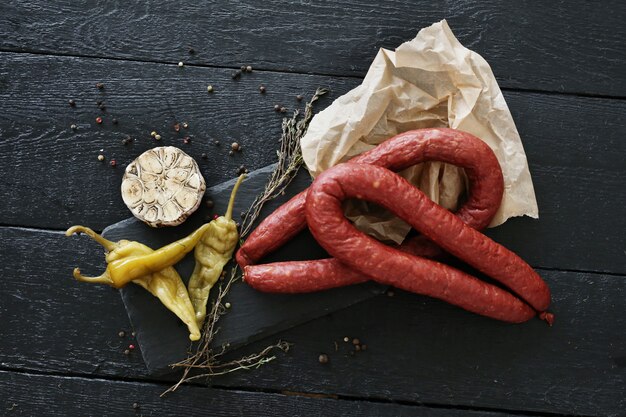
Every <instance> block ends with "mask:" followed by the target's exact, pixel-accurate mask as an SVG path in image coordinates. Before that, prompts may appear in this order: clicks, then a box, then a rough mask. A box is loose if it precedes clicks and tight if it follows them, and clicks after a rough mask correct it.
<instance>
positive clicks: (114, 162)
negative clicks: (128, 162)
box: [109, 159, 117, 167]
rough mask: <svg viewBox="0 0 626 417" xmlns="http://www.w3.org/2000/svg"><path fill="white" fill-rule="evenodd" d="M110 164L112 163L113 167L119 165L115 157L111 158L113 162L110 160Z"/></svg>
mask: <svg viewBox="0 0 626 417" xmlns="http://www.w3.org/2000/svg"><path fill="white" fill-rule="evenodd" d="M109 164H111V166H112V167H114V166H116V165H117V161H116V160H115V159H111V162H109Z"/></svg>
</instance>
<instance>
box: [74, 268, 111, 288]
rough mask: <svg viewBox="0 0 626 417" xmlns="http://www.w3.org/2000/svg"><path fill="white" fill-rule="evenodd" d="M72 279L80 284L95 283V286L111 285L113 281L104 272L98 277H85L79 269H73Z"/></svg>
mask: <svg viewBox="0 0 626 417" xmlns="http://www.w3.org/2000/svg"><path fill="white" fill-rule="evenodd" d="M74 278H76V280H78V281H82V282H95V283H96V284H108V285H113V281H112V280H111V277H110V276H109V273H108V272H106V271H105V272H104V274H102V275H100V276H99V277H86V276H84V275H82V274H81V273H80V268H74Z"/></svg>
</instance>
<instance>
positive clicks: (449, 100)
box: [301, 20, 538, 243]
mask: <svg viewBox="0 0 626 417" xmlns="http://www.w3.org/2000/svg"><path fill="white" fill-rule="evenodd" d="M425 127H451V128H455V129H459V130H463V131H465V132H469V133H472V134H473V135H475V136H477V137H479V138H481V139H482V140H483V141H485V142H486V143H487V144H488V145H489V146H490V147H491V149H493V151H494V152H495V154H496V156H497V158H498V161H499V162H500V165H501V167H502V173H503V175H504V186H505V190H504V196H503V199H502V204H501V206H500V209H499V210H498V212H497V213H496V216H495V217H494V219H493V221H492V222H491V225H490V227H493V226H497V225H500V224H502V223H504V222H505V221H506V220H507V219H508V218H510V217H514V216H522V215H527V216H530V217H534V218H537V217H538V209H537V202H536V199H535V192H534V189H533V184H532V180H531V178H530V172H529V171H528V163H527V161H526V154H525V153H524V148H523V146H522V142H521V139H520V137H519V134H518V133H517V128H516V127H515V123H514V122H513V118H512V116H511V113H510V112H509V109H508V107H507V105H506V102H505V101H504V97H503V96H502V92H501V91H500V87H499V86H498V83H497V82H496V79H495V77H494V75H493V72H492V71H491V68H490V67H489V64H487V61H485V60H484V59H483V58H482V57H481V56H480V55H478V54H477V53H475V52H472V51H470V50H469V49H467V48H465V47H464V46H463V45H461V44H460V43H459V41H458V40H457V39H456V38H455V37H454V35H453V33H452V31H451V30H450V28H449V26H448V24H447V22H446V21H445V20H442V21H441V22H438V23H435V24H433V25H432V26H430V27H427V28H424V29H422V30H420V31H419V33H418V34H417V36H416V37H415V39H413V40H411V41H409V42H405V43H404V44H402V45H400V47H398V48H397V49H396V51H395V52H392V51H389V50H386V49H380V51H379V52H378V55H377V56H376V58H375V59H374V61H373V62H372V65H371V66H370V68H369V70H368V72H367V75H366V76H365V79H364V80H363V83H362V84H361V85H360V86H358V87H356V88H355V89H353V90H352V91H350V92H348V93H347V94H345V95H343V96H341V97H339V98H338V99H337V100H335V101H334V102H333V103H332V104H331V105H330V106H329V107H328V108H326V109H325V110H323V111H322V112H320V113H318V114H317V115H315V117H314V118H313V120H312V121H311V124H310V125H309V129H308V131H307V133H306V135H305V136H304V137H303V138H302V141H301V145H302V154H303V157H304V161H305V163H306V165H307V168H308V169H309V172H310V173H311V175H313V176H314V177H315V176H317V175H318V174H320V173H321V172H322V171H324V170H326V169H328V168H330V167H332V166H334V165H336V164H338V163H340V162H344V161H346V160H348V159H350V158H352V157H354V156H355V155H358V154H360V153H362V152H364V151H367V150H369V149H372V148H373V147H375V146H376V145H377V144H379V143H381V142H383V141H385V140H386V139H388V138H390V137H392V136H394V135H396V134H398V133H402V132H405V131H407V130H411V129H418V128H425ZM402 175H403V176H404V177H405V178H407V179H408V180H409V181H411V182H412V183H413V184H415V185H416V186H418V187H419V188H420V189H421V190H422V191H424V192H425V193H426V194H427V195H428V196H429V197H430V198H431V199H432V200H433V201H435V202H437V203H438V204H440V205H442V206H444V207H446V208H448V209H451V210H454V209H455V208H456V207H457V205H458V201H459V198H460V197H461V196H462V194H463V193H464V192H465V190H466V184H467V179H466V177H465V174H464V173H463V170H462V169H459V168H457V167H455V166H452V165H447V164H444V163H441V162H427V163H423V164H420V165H417V166H415V167H412V168H409V169H408V170H406V171H404V172H402ZM363 213H367V214H363ZM346 214H347V216H348V217H349V218H350V219H352V220H353V221H354V222H355V224H356V226H357V227H358V228H359V229H360V230H363V231H364V232H367V233H369V234H371V235H373V236H375V237H377V238H379V239H382V240H392V241H394V242H396V243H401V242H402V240H403V239H404V237H405V236H406V234H407V233H408V232H409V230H410V226H409V225H408V224H406V223H405V222H403V221H401V220H400V219H397V218H394V217H393V216H392V215H391V214H390V213H387V212H385V211H384V210H381V209H378V208H373V207H368V205H367V204H366V203H364V202H358V203H357V202H351V204H349V205H348V207H347V211H346Z"/></svg>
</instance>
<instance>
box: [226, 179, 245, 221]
mask: <svg viewBox="0 0 626 417" xmlns="http://www.w3.org/2000/svg"><path fill="white" fill-rule="evenodd" d="M245 178H246V174H241V175H240V176H239V178H237V182H236V183H235V185H234V187H233V190H232V191H231V192H230V200H228V208H227V209H226V214H225V215H224V217H226V219H227V220H232V218H233V206H234V205H235V195H236V194H237V190H238V189H239V186H240V185H241V183H242V182H243V180H244V179H245Z"/></svg>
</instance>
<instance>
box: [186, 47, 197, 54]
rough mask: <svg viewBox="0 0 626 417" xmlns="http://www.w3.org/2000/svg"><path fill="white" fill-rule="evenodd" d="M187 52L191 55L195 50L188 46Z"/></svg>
mask: <svg viewBox="0 0 626 417" xmlns="http://www.w3.org/2000/svg"><path fill="white" fill-rule="evenodd" d="M187 52H189V55H193V54H195V53H196V50H195V49H193V48H189V51H187Z"/></svg>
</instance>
